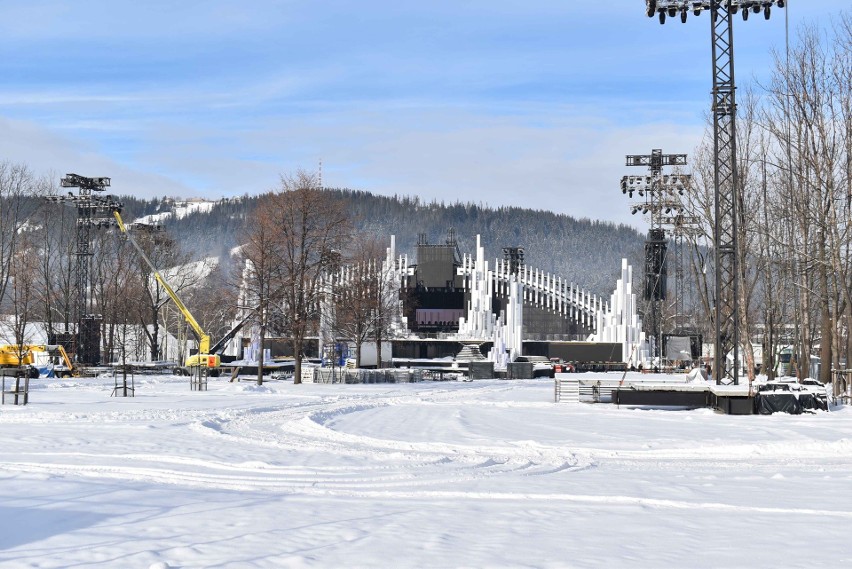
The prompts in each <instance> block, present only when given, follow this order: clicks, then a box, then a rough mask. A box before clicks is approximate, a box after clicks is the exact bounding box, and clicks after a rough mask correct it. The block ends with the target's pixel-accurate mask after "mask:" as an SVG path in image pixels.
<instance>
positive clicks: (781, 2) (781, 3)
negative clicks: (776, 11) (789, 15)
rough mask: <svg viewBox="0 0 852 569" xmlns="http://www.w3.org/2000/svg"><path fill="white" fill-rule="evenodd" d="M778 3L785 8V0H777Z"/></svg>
mask: <svg viewBox="0 0 852 569" xmlns="http://www.w3.org/2000/svg"><path fill="white" fill-rule="evenodd" d="M776 4H778V7H779V8H783V7H784V0H778V1H777V2H776Z"/></svg>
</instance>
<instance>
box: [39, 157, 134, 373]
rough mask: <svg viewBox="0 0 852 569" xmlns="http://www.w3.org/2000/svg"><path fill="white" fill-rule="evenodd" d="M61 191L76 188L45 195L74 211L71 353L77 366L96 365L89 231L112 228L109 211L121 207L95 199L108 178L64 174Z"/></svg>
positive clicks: (97, 347)
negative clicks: (74, 291)
mask: <svg viewBox="0 0 852 569" xmlns="http://www.w3.org/2000/svg"><path fill="white" fill-rule="evenodd" d="M60 184H61V186H62V187H63V188H79V192H78V193H77V194H76V195H75V194H74V193H73V192H68V195H64V196H48V197H47V198H46V199H47V200H48V201H52V202H65V203H69V204H71V205H73V206H74V207H76V208H77V249H76V251H75V252H74V255H75V257H76V258H77V262H76V267H75V275H74V276H75V282H76V285H77V298H76V301H75V305H74V316H75V320H76V321H77V334H76V336H75V339H74V344H75V345H74V353H75V355H76V358H77V362H78V363H82V364H91V365H98V364H100V316H99V315H97V314H92V308H93V307H92V302H91V298H90V297H89V291H90V290H91V287H90V286H89V285H90V279H89V265H90V264H91V257H92V252H91V247H90V245H91V242H92V229H97V228H101V227H110V226H112V225H114V223H113V221H112V219H113V215H112V212H113V211H114V210H115V209H118V210H119V211H120V210H121V207H122V206H121V204H120V203H119V202H117V201H116V200H115V199H114V198H113V196H111V195H105V196H99V195H97V194H96V193H94V192H103V191H104V189H105V188H107V187H109V185H110V179H109V178H104V177H99V178H87V177H85V176H79V175H77V174H66V175H65V177H64V178H62V179H61V180H60Z"/></svg>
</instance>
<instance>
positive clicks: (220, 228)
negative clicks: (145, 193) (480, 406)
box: [122, 189, 644, 297]
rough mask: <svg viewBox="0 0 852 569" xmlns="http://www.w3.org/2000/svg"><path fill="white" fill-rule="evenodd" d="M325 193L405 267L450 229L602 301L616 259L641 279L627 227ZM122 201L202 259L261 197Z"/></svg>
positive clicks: (228, 245) (469, 244)
mask: <svg viewBox="0 0 852 569" xmlns="http://www.w3.org/2000/svg"><path fill="white" fill-rule="evenodd" d="M327 191H329V192H332V193H333V194H334V196H335V198H336V199H339V200H341V201H343V202H344V206H345V208H346V209H347V210H348V211H350V212H351V213H352V219H353V221H354V223H355V226H356V227H357V228H358V229H359V230H361V231H366V232H369V233H372V234H374V235H376V236H377V237H379V238H381V239H382V240H384V241H386V242H387V243H388V244H389V243H390V236H391V235H396V243H397V251H398V253H407V254H408V255H409V259H410V260H411V262H415V261H416V259H415V252H416V244H417V242H418V237H419V234H421V233H422V234H425V235H426V239H427V241H428V242H429V243H432V244H442V243H445V242H446V239H447V234H448V230H449V229H451V228H452V229H454V230H455V235H456V240H457V242H458V246H459V249H460V250H461V251H462V252H464V253H470V254H474V253H475V248H476V236H477V234H479V235H481V236H482V244H483V246H484V247H485V251H486V258H487V259H488V260H489V261H493V259H495V258H498V257H499V258H502V256H503V253H502V249H503V247H523V248H524V256H525V261H526V264H527V265H528V266H531V267H536V268H539V269H543V270H545V271H547V272H551V273H553V274H555V275H558V276H561V277H563V278H565V279H567V280H568V281H571V282H574V283H576V284H578V285H579V286H582V287H585V288H586V289H587V290H589V291H591V292H594V293H596V294H599V295H603V296H605V297H608V296H609V294H611V292H612V290H613V289H614V287H615V281H616V278H617V277H618V276H619V274H620V269H621V258H622V257H626V258H628V260H629V261H630V262H631V263H632V264H633V265H634V267H636V269H635V272H636V274H637V278H638V275H639V273H640V272H641V262H642V258H643V255H642V248H643V242H644V238H643V236H642V235H641V234H640V233H638V232H637V231H636V230H634V229H633V228H630V227H627V226H625V225H618V226H616V225H613V224H611V223H605V222H600V221H592V220H588V219H581V220H578V219H575V218H573V217H570V216H567V215H561V214H555V213H552V212H548V211H539V210H531V209H522V208H517V207H500V208H496V209H495V208H489V207H483V206H481V205H475V204H462V203H456V204H450V205H446V204H443V203H434V202H433V203H425V202H422V201H420V200H419V199H418V198H411V197H398V196H393V197H388V196H380V195H374V194H371V193H368V192H362V191H352V190H339V189H332V190H327ZM122 201H123V203H124V204H125V215H126V217H128V218H129V219H134V218H136V217H140V216H143V215H151V214H155V213H165V212H169V211H173V210H174V211H176V212H177V213H178V215H175V216H163V219H162V223H163V225H164V226H165V228H166V230H167V231H168V232H169V233H170V234H171V235H173V236H174V237H175V238H176V239H177V240H178V242H179V243H180V244H181V246H182V247H183V248H184V250H186V251H188V252H190V253H192V254H193V255H194V256H196V257H203V256H209V255H216V256H226V255H227V254H228V251H230V250H231V249H232V248H233V247H234V246H236V245H237V244H239V239H240V236H241V235H242V234H243V232H244V231H245V228H246V226H247V224H248V223H249V222H250V220H251V219H252V212H253V211H254V209H255V208H256V207H257V204H258V201H259V198H258V197H256V196H244V197H241V198H235V199H229V200H222V201H220V202H216V203H215V204H213V205H212V207H206V208H197V209H194V210H191V208H190V210H189V211H188V209H187V208H186V207H185V206H184V207H183V208H179V205H180V204H179V203H178V202H174V201H173V200H168V199H165V198H164V199H162V200H152V201H148V202H146V201H140V200H136V199H133V198H127V197H123V198H122ZM181 216H182V217H181Z"/></svg>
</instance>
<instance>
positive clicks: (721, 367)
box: [710, 2, 748, 385]
mask: <svg viewBox="0 0 852 569" xmlns="http://www.w3.org/2000/svg"><path fill="white" fill-rule="evenodd" d="M746 9H748V8H746ZM710 11H711V18H710V24H711V28H712V33H713V109H712V110H713V160H714V176H713V177H714V179H713V186H714V200H715V204H716V207H715V216H716V223H715V225H714V227H713V245H714V247H715V252H716V314H715V324H716V326H715V328H716V329H715V333H716V342H715V343H716V349H715V353H714V364H713V376H714V378H715V379H716V383H723V382H725V381H727V380H730V381H732V382H733V383H734V385H736V384H738V383H739V372H738V367H739V366H738V365H737V362H739V339H740V324H739V277H738V275H739V272H738V271H737V266H738V262H737V229H738V227H737V225H738V224H737V221H738V207H737V202H738V201H739V200H738V199H737V193H738V192H737V188H738V185H737V158H736V157H737V151H736V150H737V147H736V132H737V131H736V109H737V107H736V96H735V83H734V29H733V26H732V23H731V11H730V8H729V7H728V6H727V5H726V4H724V3H723V2H713V4H712V6H711V9H710ZM728 354H731V355H732V356H733V360H732V364H731V365H728V359H727V356H728Z"/></svg>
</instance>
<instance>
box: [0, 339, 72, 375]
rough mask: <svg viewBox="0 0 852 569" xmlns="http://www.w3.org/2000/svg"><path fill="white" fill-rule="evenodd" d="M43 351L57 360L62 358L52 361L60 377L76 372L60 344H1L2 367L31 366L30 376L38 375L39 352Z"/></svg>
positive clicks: (0, 360) (0, 365) (0, 363)
mask: <svg viewBox="0 0 852 569" xmlns="http://www.w3.org/2000/svg"><path fill="white" fill-rule="evenodd" d="M42 352H43V353H46V354H47V355H48V356H50V357H51V358H56V359H57V360H59V359H60V358H61V361H54V362H51V363H53V364H54V368H53V369H54V373H55V374H56V375H58V376H59V377H71V376H72V375H74V374H75V373H76V371H77V370H76V369H75V368H74V365H73V364H72V363H71V358H69V357H68V354H67V353H66V352H65V348H63V347H62V346H61V345H60V344H55V345H54V344H24V345H20V344H3V345H0V368H2V367H22V366H30V376H31V377H38V375H39V371H38V369H37V368H36V367H35V366H36V364H37V363H39V362H38V356H37V354H38V353H42Z"/></svg>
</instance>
